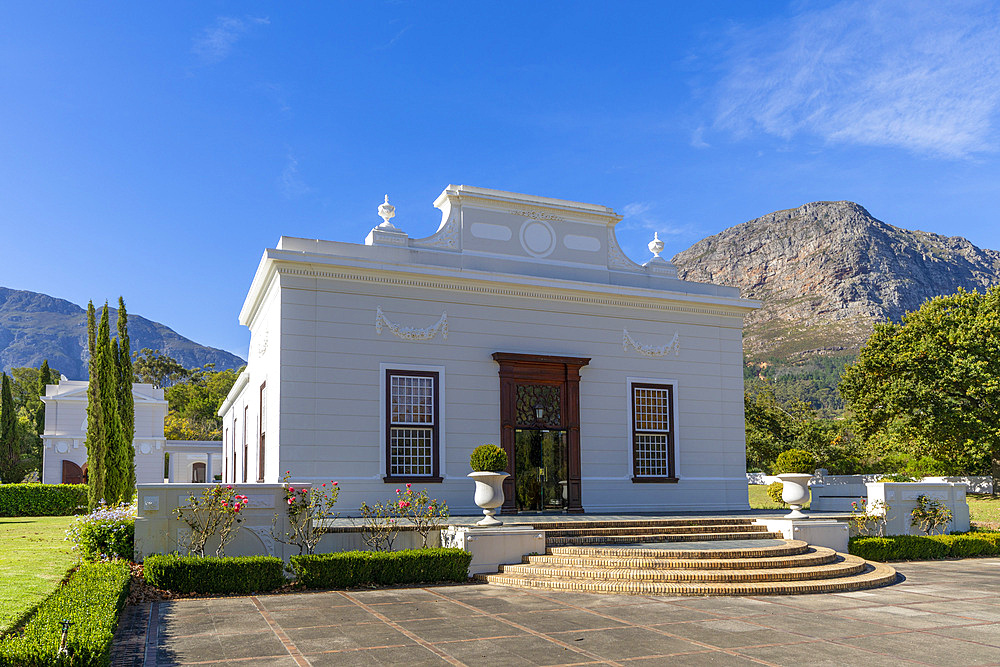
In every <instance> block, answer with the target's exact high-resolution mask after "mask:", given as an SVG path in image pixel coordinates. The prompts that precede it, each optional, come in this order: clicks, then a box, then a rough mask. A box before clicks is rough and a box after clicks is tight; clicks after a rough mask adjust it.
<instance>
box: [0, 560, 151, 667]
mask: <svg viewBox="0 0 1000 667" xmlns="http://www.w3.org/2000/svg"><path fill="white" fill-rule="evenodd" d="M131 578H132V574H131V570H130V568H129V563H128V562H127V561H121V560H119V561H111V562H105V563H84V564H82V565H81V566H80V569H78V570H77V571H76V572H74V573H73V574H72V575H71V576H70V577H69V579H68V580H67V581H66V583H65V584H64V585H62V586H60V587H59V588H58V589H57V590H56V591H55V592H54V593H53V594H52V595H50V596H49V597H48V598H46V599H45V600H44V601H43V602H42V603H41V604H40V605H38V607H37V609H36V610H35V613H34V614H33V615H32V616H31V618H30V619H29V620H28V621H27V623H25V624H24V627H23V629H21V630H20V631H18V632H12V633H11V634H8V635H6V636H4V637H2V638H0V667H14V666H16V667H35V666H38V667H41V666H43V665H58V666H63V665H87V666H89V665H102V666H103V665H108V664H109V662H110V660H111V647H112V641H113V640H114V635H115V630H116V629H117V627H118V618H119V616H120V615H121V612H122V609H123V608H124V607H125V600H126V598H127V596H128V592H129V582H130V581H131ZM64 618H66V619H69V620H72V621H74V625H73V626H71V627H70V631H69V634H68V641H67V646H68V647H69V648H70V650H71V651H72V653H71V655H67V656H63V657H59V656H58V654H57V651H58V649H59V640H60V635H61V632H62V629H61V627H60V625H59V621H60V620H62V619H64Z"/></svg>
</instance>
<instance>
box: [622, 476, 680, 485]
mask: <svg viewBox="0 0 1000 667" xmlns="http://www.w3.org/2000/svg"><path fill="white" fill-rule="evenodd" d="M677 482H678V479H677V478H676V477H633V478H632V483H633V484H676V483H677Z"/></svg>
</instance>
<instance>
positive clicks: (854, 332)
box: [673, 201, 1000, 363]
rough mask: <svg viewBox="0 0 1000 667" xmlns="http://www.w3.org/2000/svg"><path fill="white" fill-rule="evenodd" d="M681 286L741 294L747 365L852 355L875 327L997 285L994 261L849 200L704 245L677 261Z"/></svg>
mask: <svg viewBox="0 0 1000 667" xmlns="http://www.w3.org/2000/svg"><path fill="white" fill-rule="evenodd" d="M673 263H674V265H675V266H676V267H677V270H678V274H679V276H680V277H681V278H684V279H686V280H694V281H699V282H715V283H721V284H723V285H732V286H736V287H739V288H740V290H741V292H742V294H743V296H746V297H750V298H752V299H760V300H761V301H762V302H763V307H762V308H761V309H760V310H758V311H756V312H754V313H752V314H750V315H748V316H747V318H746V321H745V327H744V350H745V352H746V355H747V357H748V359H749V360H751V361H758V362H764V361H768V360H771V361H772V362H773V360H775V359H778V360H783V361H785V362H791V363H796V362H801V361H803V360H806V359H808V358H810V357H815V356H816V355H825V356H841V355H843V356H845V357H851V356H853V355H856V354H857V352H858V350H859V349H860V348H861V347H862V346H863V345H864V343H865V341H866V340H867V339H868V336H869V335H870V334H871V331H872V326H873V324H874V323H875V322H878V321H883V320H887V319H891V320H896V321H898V320H899V319H900V317H902V315H903V314H904V313H906V312H908V311H913V310H916V309H917V308H919V307H920V304H921V303H923V302H924V301H925V300H927V299H929V298H931V297H934V296H939V295H942V294H952V293H954V292H956V291H958V289H959V288H964V289H966V290H968V291H971V290H978V291H979V292H983V291H985V290H986V289H987V288H988V287H990V286H992V285H995V284H997V283H998V282H1000V253H998V252H996V251H994V250H984V249H981V248H977V247H976V246H974V245H973V244H972V243H970V242H969V241H968V240H966V239H964V238H962V237H960V236H951V237H949V236H942V235H940V234H933V233H930V232H922V231H911V230H907V229H902V228H900V227H895V226H893V225H890V224H886V223H884V222H882V221H881V220H877V219H876V218H874V217H872V215H871V214H870V213H868V211H866V210H865V209H864V207H862V206H860V205H858V204H855V203H853V202H849V201H838V202H814V203H811V204H806V205H804V206H800V207H799V208H795V209H788V210H785V211H776V212H774V213H770V214H768V215H765V216H763V217H760V218H757V219H755V220H750V221H749V222H744V223H743V224H740V225H736V226H735V227H730V228H729V229H726V230H724V231H723V232H721V233H719V234H716V235H714V236H710V237H708V238H705V239H702V240H701V241H699V242H698V243H695V244H694V245H693V246H691V247H690V248H688V249H687V250H684V251H683V252H680V253H678V254H677V255H675V256H674V258H673Z"/></svg>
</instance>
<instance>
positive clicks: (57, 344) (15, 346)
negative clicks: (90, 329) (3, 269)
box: [0, 287, 246, 380]
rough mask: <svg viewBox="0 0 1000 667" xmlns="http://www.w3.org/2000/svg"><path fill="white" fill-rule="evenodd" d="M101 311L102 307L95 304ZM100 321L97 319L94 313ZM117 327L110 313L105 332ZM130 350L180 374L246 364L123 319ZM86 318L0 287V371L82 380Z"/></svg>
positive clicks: (54, 302) (154, 325) (63, 305)
mask: <svg viewBox="0 0 1000 667" xmlns="http://www.w3.org/2000/svg"><path fill="white" fill-rule="evenodd" d="M101 305H103V304H101ZM98 317H100V313H98ZM117 321H118V311H117V309H111V331H112V335H114V331H115V327H116V326H117V325H116V322H117ZM128 331H129V338H130V339H131V343H132V350H133V351H134V352H138V351H139V350H141V349H142V348H144V347H148V348H151V349H154V350H160V351H161V352H163V353H165V354H169V355H170V356H172V357H173V358H175V359H177V360H178V361H179V362H180V363H181V364H182V365H184V366H185V367H186V368H193V367H196V366H203V365H204V364H207V363H214V364H215V368H216V370H223V369H226V368H239V367H240V366H242V365H243V364H245V363H246V362H245V361H244V360H243V359H241V358H239V357H237V356H236V355H235V354H230V353H229V352H226V351H225V350H219V349H216V348H214V347H206V346H204V345H199V344H198V343H195V342H194V341H192V340H189V339H187V338H185V337H184V336H181V335H180V334H178V333H177V332H176V331H174V330H172V329H170V328H169V327H167V326H164V325H162V324H160V323H159V322H153V321H151V320H147V319H146V318H144V317H141V316H139V315H136V314H135V313H129V316H128ZM86 348H87V312H86V310H84V309H83V308H81V307H80V306H78V305H76V304H75V303H70V302H69V301H65V300H64V299H56V298H54V297H51V296H48V295H47V294H40V293H38V292H28V291H25V290H12V289H8V288H6V287H0V367H2V368H3V370H4V371H9V370H10V369H11V368H14V367H18V366H34V367H37V366H39V365H40V364H41V363H42V361H43V360H44V359H48V360H49V366H50V367H52V368H54V369H56V370H58V371H59V372H60V373H62V374H63V375H65V376H66V377H68V378H69V379H71V380H84V379H86V378H87V361H86V359H87V355H86V353H85V350H86Z"/></svg>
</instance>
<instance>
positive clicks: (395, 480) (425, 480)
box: [382, 476, 444, 484]
mask: <svg viewBox="0 0 1000 667" xmlns="http://www.w3.org/2000/svg"><path fill="white" fill-rule="evenodd" d="M382 481H383V482H385V483H386V484H400V483H406V482H409V483H411V484H440V483H441V482H443V481H444V478H443V477H390V476H386V477H383V478H382Z"/></svg>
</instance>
